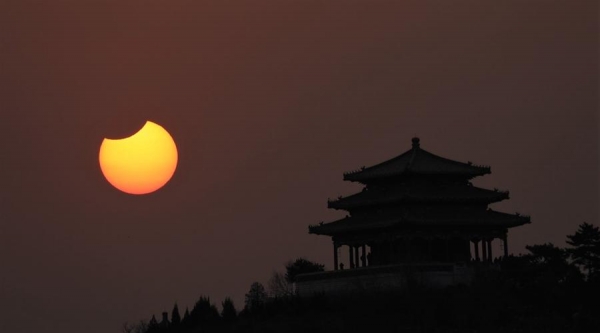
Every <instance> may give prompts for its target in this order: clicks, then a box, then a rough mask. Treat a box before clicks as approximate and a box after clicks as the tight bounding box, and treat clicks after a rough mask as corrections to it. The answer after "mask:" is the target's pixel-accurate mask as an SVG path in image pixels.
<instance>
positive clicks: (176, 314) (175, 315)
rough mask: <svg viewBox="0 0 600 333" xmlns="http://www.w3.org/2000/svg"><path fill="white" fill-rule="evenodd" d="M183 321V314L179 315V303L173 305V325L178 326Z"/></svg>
mask: <svg viewBox="0 0 600 333" xmlns="http://www.w3.org/2000/svg"><path fill="white" fill-rule="evenodd" d="M180 323H181V316H180V315H179V308H178V307H177V303H175V306H174V307H173V311H172V312H171V325H173V326H178V325H179V324H180Z"/></svg>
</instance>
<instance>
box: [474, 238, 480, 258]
mask: <svg viewBox="0 0 600 333" xmlns="http://www.w3.org/2000/svg"><path fill="white" fill-rule="evenodd" d="M473 248H474V249H475V260H476V261H479V241H478V240H474V241H473Z"/></svg>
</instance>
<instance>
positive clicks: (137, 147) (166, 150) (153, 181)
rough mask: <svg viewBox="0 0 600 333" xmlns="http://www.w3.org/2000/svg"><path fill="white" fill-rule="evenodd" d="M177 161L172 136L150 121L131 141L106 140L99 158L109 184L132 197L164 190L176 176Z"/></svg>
mask: <svg viewBox="0 0 600 333" xmlns="http://www.w3.org/2000/svg"><path fill="white" fill-rule="evenodd" d="M177 159H178V155H177V147H176V146H175V141H173V138H172V137H171V135H170V134H169V133H168V132H167V131H166V130H165V129H164V128H163V127H161V126H160V125H158V124H155V123H153V122H150V121H147V122H146V124H145V125H144V127H142V129H140V130H139V131H138V132H137V133H135V134H134V135H132V136H130V137H128V138H124V139H118V140H112V139H104V141H102V145H101V146H100V154H99V160H100V168H101V169H102V173H103V174H104V177H106V180H108V182H109V183H111V184H112V185H113V186H114V187H116V188H117V189H119V190H121V191H123V192H125V193H129V194H147V193H151V192H154V191H156V190H158V189H159V188H161V187H163V186H164V185H165V184H166V183H167V182H168V181H169V180H170V179H171V177H172V176H173V173H174V172H175V169H176V167H177Z"/></svg>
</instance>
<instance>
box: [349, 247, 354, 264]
mask: <svg viewBox="0 0 600 333" xmlns="http://www.w3.org/2000/svg"><path fill="white" fill-rule="evenodd" d="M348 259H349V261H350V268H354V249H353V248H352V245H348Z"/></svg>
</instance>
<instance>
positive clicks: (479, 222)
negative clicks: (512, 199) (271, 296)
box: [308, 209, 531, 236]
mask: <svg viewBox="0 0 600 333" xmlns="http://www.w3.org/2000/svg"><path fill="white" fill-rule="evenodd" d="M528 223H531V221H530V218H529V216H522V215H519V214H507V213H501V212H497V211H493V210H490V209H488V210H482V211H474V212H468V213H466V212H461V211H456V212H427V211H421V212H412V213H404V214H390V215H380V216H372V215H371V216H352V217H350V216H347V217H345V218H343V219H340V220H337V221H333V222H330V223H321V224H318V225H311V226H309V228H308V229H309V233H311V234H317V235H328V236H336V235H340V234H348V233H357V232H360V233H362V232H368V231H385V230H390V229H397V228H407V227H409V228H410V227H413V228H414V227H417V228H421V227H452V228H460V227H468V228H473V227H475V228H512V227H517V226H520V225H524V224H528Z"/></svg>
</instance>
